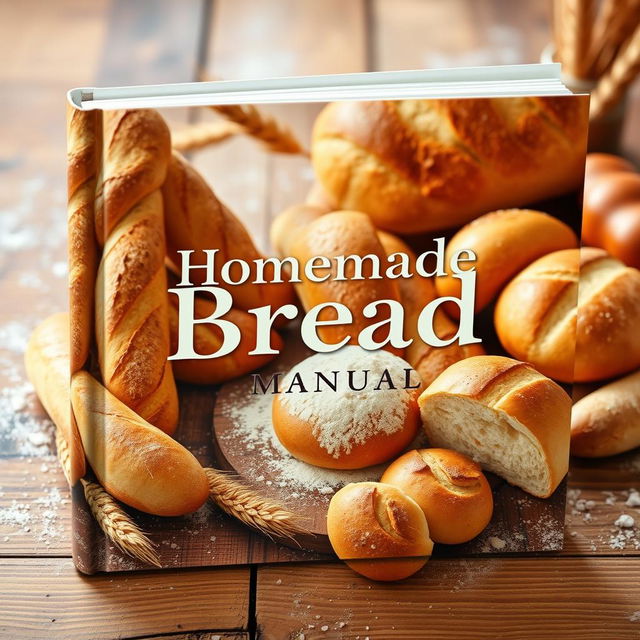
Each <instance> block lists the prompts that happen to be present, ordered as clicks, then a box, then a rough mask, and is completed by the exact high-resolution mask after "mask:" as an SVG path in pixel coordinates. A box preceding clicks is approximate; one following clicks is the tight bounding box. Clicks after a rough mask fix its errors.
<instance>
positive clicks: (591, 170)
mask: <svg viewBox="0 0 640 640" xmlns="http://www.w3.org/2000/svg"><path fill="white" fill-rule="evenodd" d="M635 170H636V169H635V167H634V166H633V164H631V162H629V161H628V160H625V159H624V158H621V157H620V156H616V155H613V154H612V153H588V154H587V158H586V161H585V167H584V183H585V191H586V190H587V187H588V185H589V184H590V183H591V182H592V181H593V179H594V178H596V177H597V176H601V175H603V174H605V173H618V172H620V171H623V172H624V171H626V172H630V173H633V172H635Z"/></svg>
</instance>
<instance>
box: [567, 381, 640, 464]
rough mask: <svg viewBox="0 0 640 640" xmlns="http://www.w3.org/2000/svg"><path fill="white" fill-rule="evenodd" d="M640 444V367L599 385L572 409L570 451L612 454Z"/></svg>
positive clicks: (595, 455) (584, 454) (586, 454)
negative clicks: (622, 376) (603, 384)
mask: <svg viewBox="0 0 640 640" xmlns="http://www.w3.org/2000/svg"><path fill="white" fill-rule="evenodd" d="M636 447H640V371H636V372H635V373H632V374H630V375H628V376H625V377H624V378H620V379H619V380H616V381H615V382H611V383H610V384H607V385H605V386H604V387H600V389H597V390H596V391H594V392H593V393H590V394H588V395H586V396H585V397H584V398H582V399H581V400H578V402H576V404H575V405H574V406H573V410H572V411H571V453H572V455H574V456H581V457H585V458H601V457H603V456H613V455H617V454H619V453H624V452H625V451H630V450H631V449H635V448H636Z"/></svg>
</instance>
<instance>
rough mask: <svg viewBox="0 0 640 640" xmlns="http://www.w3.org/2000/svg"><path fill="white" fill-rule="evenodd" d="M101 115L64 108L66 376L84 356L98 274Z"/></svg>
mask: <svg viewBox="0 0 640 640" xmlns="http://www.w3.org/2000/svg"><path fill="white" fill-rule="evenodd" d="M101 137H102V112H101V111H79V110H77V109H74V108H73V107H71V106H68V107H67V198H68V205H67V229H68V256H69V308H70V309H71V316H70V317H71V323H70V327H69V329H70V331H71V360H70V366H71V372H70V373H73V372H75V371H77V370H78V369H80V368H82V366H83V365H84V363H85V362H86V361H87V358H88V357H89V349H90V346H91V336H92V334H93V311H94V308H93V307H94V303H93V295H94V288H95V279H96V271H97V269H98V247H97V244H96V236H95V211H94V206H95V190H96V181H97V177H98V172H99V170H100V154H101V145H102V141H101Z"/></svg>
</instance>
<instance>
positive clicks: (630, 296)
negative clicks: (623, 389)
mask: <svg viewBox="0 0 640 640" xmlns="http://www.w3.org/2000/svg"><path fill="white" fill-rule="evenodd" d="M578 274H579V278H578ZM578 281H579V286H578ZM576 302H577V307H576ZM639 322H640V271H638V270H637V269H632V268H630V267H625V265H624V264H623V263H622V262H620V261H619V260H616V259H615V258H612V257H611V256H609V255H608V254H607V252H606V251H603V250H602V249H594V248H592V247H585V248H582V249H580V250H578V249H569V250H566V251H557V252H555V253H551V254H549V255H547V256H544V257H543V258H540V259H539V260H537V261H536V262H534V263H533V264H531V265H530V266H529V267H527V268H526V269H525V270H524V271H522V272H521V273H520V274H519V275H518V276H517V277H516V278H514V279H513V280H512V281H511V282H510V283H509V284H508V285H507V287H506V288H505V290H504V291H503V292H502V294H501V296H500V298H499V299H498V303H497V305H496V310H495V327H496V331H497V333H498V337H499V338H500V342H501V343H502V346H503V347H504V348H505V349H506V350H507V351H508V352H509V353H510V354H511V355H512V356H514V357H515V358H518V359H519V360H526V361H528V362H531V363H532V364H533V365H534V366H535V367H536V369H538V370H539V371H540V372H542V373H543V374H545V375H547V376H549V377H551V378H554V379H556V380H561V381H563V382H572V381H576V382H592V381H595V380H604V379H606V378H610V377H613V376H616V375H621V374H623V373H626V372H628V371H631V370H633V369H636V368H638V367H639V366H640V334H639V333H638V331H637V327H638V323H639Z"/></svg>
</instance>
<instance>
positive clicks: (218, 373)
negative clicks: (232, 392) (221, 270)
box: [169, 295, 283, 384]
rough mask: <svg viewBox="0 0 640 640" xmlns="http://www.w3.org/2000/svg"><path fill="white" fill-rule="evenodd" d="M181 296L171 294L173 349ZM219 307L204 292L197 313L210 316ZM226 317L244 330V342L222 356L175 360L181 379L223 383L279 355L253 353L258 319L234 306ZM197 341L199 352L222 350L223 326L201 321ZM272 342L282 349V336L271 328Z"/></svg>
mask: <svg viewBox="0 0 640 640" xmlns="http://www.w3.org/2000/svg"><path fill="white" fill-rule="evenodd" d="M177 305H178V299H177V297H176V296H174V295H169V330H170V336H171V353H176V351H177V348H178V306H177ZM214 310H215V303H214V302H212V301H211V300H208V299H206V298H204V297H201V296H196V299H195V317H196V318H206V317H208V316H210V315H211V314H212V313H213V311H214ZM225 319H226V320H228V321H229V322H232V323H233V324H235V325H236V326H237V327H238V328H239V329H240V332H241V338H240V344H239V345H238V346H237V347H236V349H234V351H233V352H232V353H230V354H228V355H226V356H222V357H220V358H209V359H202V360H201V359H194V360H173V361H172V366H173V373H174V375H175V377H176V378H177V379H178V380H181V381H183V382H190V383H192V384H221V383H223V382H227V381H228V380H232V379H233V378H237V377H239V376H242V375H244V374H246V373H249V372H250V371H255V370H256V369H259V368H260V367H263V366H264V365H266V364H267V363H269V362H271V360H273V359H274V358H275V357H276V356H275V355H249V351H251V350H252V349H254V347H255V342H256V319H255V317H254V316H251V315H249V314H248V313H246V312H245V311H241V310H240V309H231V310H230V311H229V312H228V313H227V314H225ZM193 332H194V338H193V344H194V347H195V350H196V353H199V354H203V355H204V354H210V353H215V352H216V351H218V349H219V348H220V346H221V344H222V339H223V336H222V330H221V329H220V328H219V327H217V326H215V325H211V324H197V325H195V327H194V330H193ZM271 345H272V347H273V348H274V349H276V350H277V351H280V350H281V349H282V346H283V343H282V338H280V336H279V335H278V333H277V332H276V331H273V330H272V331H271Z"/></svg>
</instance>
